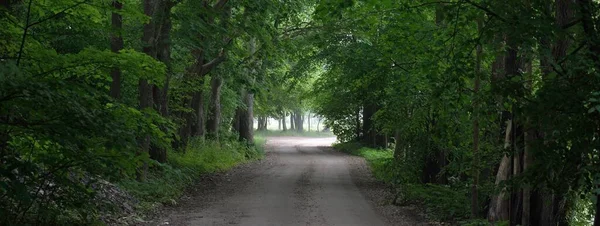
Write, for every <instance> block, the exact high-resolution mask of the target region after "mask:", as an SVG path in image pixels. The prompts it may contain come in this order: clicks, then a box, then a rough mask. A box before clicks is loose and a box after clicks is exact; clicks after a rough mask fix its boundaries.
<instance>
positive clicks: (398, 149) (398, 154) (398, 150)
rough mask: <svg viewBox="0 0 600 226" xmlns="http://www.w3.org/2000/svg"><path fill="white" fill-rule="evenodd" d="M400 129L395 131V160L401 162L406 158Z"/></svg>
mask: <svg viewBox="0 0 600 226" xmlns="http://www.w3.org/2000/svg"><path fill="white" fill-rule="evenodd" d="M400 134H401V133H400V129H396V130H395V131H394V159H396V161H401V160H402V158H403V157H404V153H403V148H402V140H401V137H400Z"/></svg>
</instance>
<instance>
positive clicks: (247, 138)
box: [240, 91, 254, 145]
mask: <svg viewBox="0 0 600 226" xmlns="http://www.w3.org/2000/svg"><path fill="white" fill-rule="evenodd" d="M242 98H243V102H244V104H245V105H246V108H245V109H244V110H243V111H242V112H241V114H240V116H241V117H240V141H242V142H246V143H247V144H248V145H252V144H254V126H253V124H254V112H253V111H254V94H253V93H251V92H249V91H243V92H242Z"/></svg>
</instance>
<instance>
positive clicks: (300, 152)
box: [153, 137, 420, 226]
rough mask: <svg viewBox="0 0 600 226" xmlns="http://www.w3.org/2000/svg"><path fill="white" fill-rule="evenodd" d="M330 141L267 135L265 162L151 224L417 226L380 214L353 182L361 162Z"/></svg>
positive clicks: (238, 171) (224, 180) (226, 178)
mask: <svg viewBox="0 0 600 226" xmlns="http://www.w3.org/2000/svg"><path fill="white" fill-rule="evenodd" d="M334 141H335V138H303V137H271V138H269V139H268V142H267V157H266V159H265V160H263V161H262V162H260V163H256V164H251V165H250V166H247V167H241V168H238V169H235V170H233V171H232V172H230V173H227V174H223V175H220V176H219V178H217V179H216V180H218V182H215V184H214V186H209V187H206V188H200V191H198V192H196V193H195V194H192V195H191V196H190V197H188V198H187V199H186V200H184V201H183V203H181V204H180V205H179V206H177V207H175V208H173V209H171V210H168V211H167V212H168V213H167V215H166V216H164V217H162V218H160V219H159V220H158V221H157V222H154V223H153V225H265V226H266V225H286V226H287V225H344V226H349V225H369V226H376V225H416V224H420V223H417V221H414V220H412V218H410V217H406V216H403V215H406V213H403V212H402V211H401V213H400V214H398V213H393V214H392V215H395V216H396V217H395V219H390V217H386V216H385V215H386V214H382V213H381V212H385V211H381V210H379V212H378V207H376V205H377V204H376V202H378V200H371V199H376V198H377V197H371V199H370V198H369V197H368V196H369V195H365V191H361V188H359V187H360V186H357V184H362V185H365V184H369V183H370V182H367V183H365V182H364V179H365V178H362V179H361V178H358V180H363V182H358V183H357V178H353V177H356V176H354V174H356V173H353V172H354V171H356V170H357V169H355V168H360V167H363V168H364V161H363V162H359V163H357V162H356V161H354V162H353V161H352V159H354V160H356V159H355V158H352V157H350V156H348V155H345V154H342V153H338V152H334V151H332V150H328V149H327V148H326V147H328V146H331V144H332V143H333V142H334ZM357 164H359V165H358V166H357ZM363 170H364V169H363ZM366 177H370V176H368V175H367V176H366ZM367 180H368V179H367ZM363 189H369V187H368V185H367V187H366V188H363ZM377 189H384V188H377ZM366 196H367V197H366ZM379 201H381V200H379ZM388 212H389V211H388ZM396 212H397V211H396ZM388 215H389V214H388ZM398 216H400V219H398Z"/></svg>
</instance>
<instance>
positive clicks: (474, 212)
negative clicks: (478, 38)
mask: <svg viewBox="0 0 600 226" xmlns="http://www.w3.org/2000/svg"><path fill="white" fill-rule="evenodd" d="M482 23H483V21H482V18H481V16H480V17H479V18H478V19H477V29H478V30H479V31H481V29H482V27H483V24H482ZM482 52H483V47H482V46H481V43H478V44H477V50H476V53H475V58H476V59H475V82H474V83H475V84H474V85H473V164H472V166H471V170H472V173H471V175H472V176H473V185H472V186H471V218H472V219H475V218H477V217H478V215H479V200H478V188H477V186H479V88H480V86H481V85H480V83H481V58H482Z"/></svg>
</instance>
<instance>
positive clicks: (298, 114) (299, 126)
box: [294, 110, 304, 132]
mask: <svg viewBox="0 0 600 226" xmlns="http://www.w3.org/2000/svg"><path fill="white" fill-rule="evenodd" d="M294 125H295V126H296V131H298V132H304V115H303V114H302V111H300V110H296V111H295V112H294Z"/></svg>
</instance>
